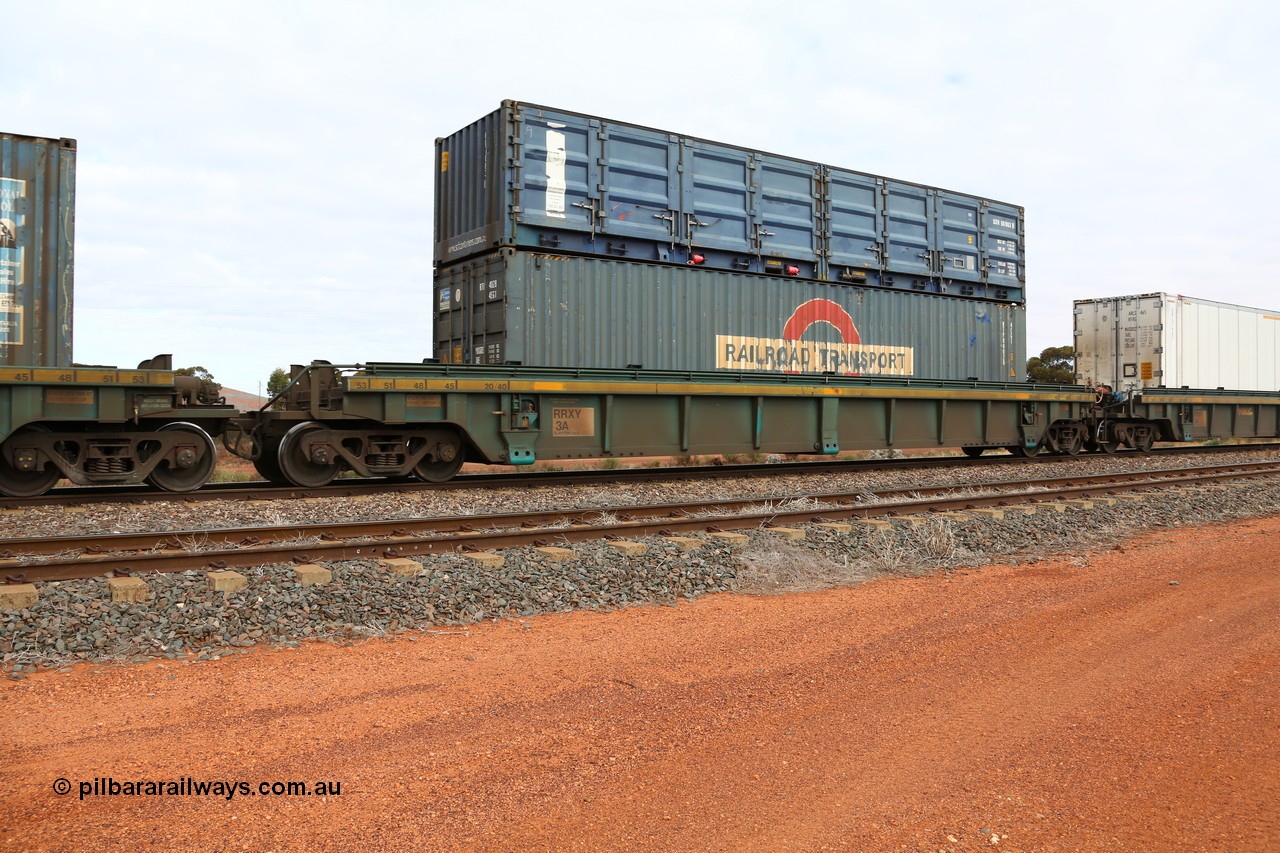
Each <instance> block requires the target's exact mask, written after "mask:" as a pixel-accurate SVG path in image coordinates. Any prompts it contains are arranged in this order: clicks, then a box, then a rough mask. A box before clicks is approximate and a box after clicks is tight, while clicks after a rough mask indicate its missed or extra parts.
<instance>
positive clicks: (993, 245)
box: [435, 101, 1026, 302]
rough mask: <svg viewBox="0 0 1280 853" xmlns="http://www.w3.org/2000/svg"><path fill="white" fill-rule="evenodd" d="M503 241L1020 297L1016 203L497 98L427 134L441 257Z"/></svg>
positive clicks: (439, 260)
mask: <svg viewBox="0 0 1280 853" xmlns="http://www.w3.org/2000/svg"><path fill="white" fill-rule="evenodd" d="M503 247H513V248H522V249H534V250H542V251H549V252H564V253H568V254H578V255H591V256H597V257H611V258H625V259H628V260H639V261H650V262H656V263H671V264H687V265H693V266H703V267H707V268H714V269H724V270H732V271H735V272H751V273H768V274H771V275H778V276H781V277H784V278H787V277H790V278H804V279H813V280H818V281H843V282H853V283H863V284H868V285H874V286H877V287H891V288H895V289H899V290H909V291H914V292H924V293H939V294H947V295H956V296H972V297H975V298H981V299H990V300H996V301H1001V302H1023V301H1024V289H1025V279H1026V276H1025V269H1024V263H1025V251H1024V248H1023V213H1022V208H1020V207H1017V206H1016V205H1011V204H1005V203H1002V202H996V201H991V200H989V199H984V198H979V197H977V196H971V195H964V194H960V193H953V192H950V191H948V190H941V189H937V188H934V187H926V186H921V185H919V184H913V183H909V182H905V181H895V180H891V179H888V178H881V177H876V176H874V175H869V174H864V173H861V172H854V171H850V170H847V169H838V168H835V167H831V166H826V165H822V164H820V163H813V162H810V161H807V160H800V159H796V158H791V157H780V156H777V155H774V154H766V153H763V152H760V151H753V150H751V149H747V148H741V147H738V146H733V145H724V144H722V143H718V142H710V141H707V140H705V139H699V138H696V137H692V136H687V135H683V134H674V133H669V132H667V131H662V130H654V129H651V128H646V127H639V126H636V125H632V124H626V123H624V122H618V121H613V120H611V119H603V118H598V117H595V116H588V115H582V114H579V113H573V112H569V111H566V110H559V109H552V108H549V107H541V106H537V105H533V104H522V103H517V102H515V101H506V102H504V103H503V105H502V107H501V108H500V109H498V110H497V111H495V112H493V113H490V114H489V115H487V116H485V117H484V118H482V119H480V120H479V121H477V122H474V123H473V124H471V125H469V126H468V127H465V128H463V129H462V130H460V131H458V132H457V133H454V134H452V135H451V136H448V137H445V138H441V139H438V140H436V223H435V261H436V265H437V266H448V265H450V264H453V263H457V262H458V261H461V260H465V259H467V258H472V257H475V256H477V255H481V254H485V253H487V252H490V251H493V250H494V249H498V248H503Z"/></svg>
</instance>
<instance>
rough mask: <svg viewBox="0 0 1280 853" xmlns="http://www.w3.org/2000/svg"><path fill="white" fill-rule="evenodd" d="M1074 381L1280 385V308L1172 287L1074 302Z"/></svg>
mask: <svg viewBox="0 0 1280 853" xmlns="http://www.w3.org/2000/svg"><path fill="white" fill-rule="evenodd" d="M1074 319H1075V348H1076V352H1077V356H1076V381H1077V382H1079V383H1081V384H1085V385H1094V386H1096V385H1110V386H1111V387H1112V388H1113V389H1114V390H1116V391H1134V390H1140V389H1143V388H1159V387H1166V388H1183V387H1185V388H1201V389H1214V388H1225V389H1227V390H1232V391H1280V311H1266V310H1263V309H1261V308H1246V307H1244V306H1241V305H1228V304H1226V303H1224V302H1213V301H1210V300H1208V299H1196V298H1193V297H1190V296H1180V295H1176V294H1172V293H1144V294H1141V295H1138V296H1113V297H1108V298H1104V299H1079V300H1076V302H1075V318H1074Z"/></svg>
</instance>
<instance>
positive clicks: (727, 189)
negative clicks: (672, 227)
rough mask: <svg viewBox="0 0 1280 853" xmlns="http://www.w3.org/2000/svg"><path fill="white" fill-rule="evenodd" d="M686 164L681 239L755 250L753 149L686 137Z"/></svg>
mask: <svg viewBox="0 0 1280 853" xmlns="http://www.w3.org/2000/svg"><path fill="white" fill-rule="evenodd" d="M681 166H682V171H681V196H682V204H681V212H680V218H681V220H682V221H681V222H680V223H679V225H680V229H679V231H678V232H677V233H680V234H681V236H682V241H681V242H684V243H685V244H686V245H688V246H690V247H691V248H712V249H724V250H727V251H730V252H740V253H742V254H743V255H744V256H745V255H754V254H755V250H754V248H753V247H752V240H751V225H750V212H749V211H750V210H751V178H750V173H751V168H750V167H751V153H750V152H748V151H739V150H737V149H734V148H725V147H723V146H719V145H712V144H709V143H706V142H698V141H696V140H692V139H685V140H683V142H682V143H681Z"/></svg>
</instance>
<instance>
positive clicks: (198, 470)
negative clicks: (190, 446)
mask: <svg viewBox="0 0 1280 853" xmlns="http://www.w3.org/2000/svg"><path fill="white" fill-rule="evenodd" d="M157 432H181V433H184V434H185V435H186V437H188V438H189V439H190V440H191V441H193V442H195V443H196V444H198V445H200V446H201V447H202V448H203V449H204V456H202V457H199V458H197V459H193V460H192V464H191V466H190V467H189V468H178V467H170V466H169V465H166V464H164V463H161V464H160V465H157V466H156V467H155V468H154V469H153V470H152V471H151V473H150V474H148V475H147V482H148V483H150V484H151V485H153V486H155V487H156V488H157V489H163V490H164V491H166V492H194V491H195V490H196V489H198V488H200V487H201V486H203V485H204V484H205V483H207V482H209V478H210V477H212V476H213V469H214V468H215V467H216V466H217V464H218V448H217V447H215V446H214V444H213V439H212V438H210V437H209V433H207V432H205V431H204V430H202V429H200V427H198V426H196V425H195V424H189V423H185V422H180V423H172V424H165V425H164V426H162V427H160V429H158V430H157Z"/></svg>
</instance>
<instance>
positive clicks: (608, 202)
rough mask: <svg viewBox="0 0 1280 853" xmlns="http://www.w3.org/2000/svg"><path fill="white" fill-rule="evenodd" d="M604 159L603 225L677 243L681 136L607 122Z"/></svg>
mask: <svg viewBox="0 0 1280 853" xmlns="http://www.w3.org/2000/svg"><path fill="white" fill-rule="evenodd" d="M602 137H603V145H604V151H603V156H602V157H601V158H600V159H601V162H603V164H604V165H603V167H602V171H601V181H600V183H601V185H602V187H603V189H602V197H601V200H600V210H601V213H602V214H603V215H601V216H599V217H598V221H599V223H600V230H601V231H603V232H604V233H606V234H612V235H617V236H619V237H634V238H637V239H643V240H650V241H653V242H655V243H665V244H668V245H670V244H672V243H674V242H676V239H677V233H676V219H677V218H678V214H679V210H680V168H679V165H680V139H679V137H675V136H668V135H667V134H664V133H658V132H655V131H651V130H645V129H642V128H637V127H628V126H626V125H605V127H604V128H603V130H602Z"/></svg>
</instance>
